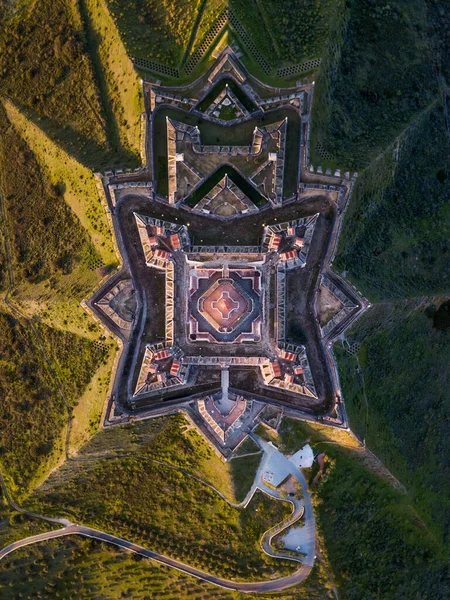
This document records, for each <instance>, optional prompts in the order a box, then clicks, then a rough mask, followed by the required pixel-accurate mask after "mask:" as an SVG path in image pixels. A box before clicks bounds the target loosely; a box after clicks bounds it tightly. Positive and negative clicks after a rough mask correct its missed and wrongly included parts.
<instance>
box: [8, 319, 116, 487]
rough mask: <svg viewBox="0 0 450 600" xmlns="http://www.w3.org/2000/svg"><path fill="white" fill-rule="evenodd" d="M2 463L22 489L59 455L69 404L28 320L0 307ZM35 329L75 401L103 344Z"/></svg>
mask: <svg viewBox="0 0 450 600" xmlns="http://www.w3.org/2000/svg"><path fill="white" fill-rule="evenodd" d="M0 321H1V330H2V338H1V342H0V361H1V365H2V369H0V390H1V392H0V393H1V396H2V402H1V404H0V423H1V424H2V429H1V437H0V464H1V466H2V470H3V472H4V474H5V476H7V477H8V482H10V483H11V484H12V485H13V490H17V492H18V493H20V495H23V494H24V493H26V492H27V490H28V488H30V487H32V486H33V485H34V484H35V483H36V482H37V481H39V479H41V478H42V476H43V475H44V474H45V472H46V470H47V469H49V468H51V467H53V466H55V464H56V463H57V462H58V461H59V460H60V459H61V455H62V450H63V441H64V440H63V436H64V432H65V427H66V423H67V410H66V408H65V406H64V403H63V401H62V399H61V397H60V395H59V392H58V389H57V386H56V383H55V381H54V378H53V377H52V374H51V373H50V372H49V369H48V366H47V364H46V363H45V361H44V358H43V356H42V354H41V352H40V349H39V347H38V344H37V339H36V337H35V335H34V333H33V332H32V330H31V328H30V326H29V325H28V324H27V323H26V321H22V320H17V319H15V318H13V317H12V316H11V315H9V314H7V313H0ZM38 335H39V338H40V340H41V343H43V344H44V347H45V349H46V351H47V353H48V356H49V358H50V361H51V363H52V365H53V367H54V369H55V370H56V372H57V373H58V376H59V377H60V379H61V382H62V385H63V390H64V393H65V395H66V397H67V400H68V402H69V403H70V404H71V405H75V404H76V402H77V399H78V397H79V396H80V395H81V394H82V392H83V391H84V388H85V387H86V386H87V384H88V383H89V381H90V379H91V378H92V376H93V375H94V372H95V370H96V368H97V366H98V365H99V363H100V361H101V360H102V358H103V356H104V352H105V350H104V346H103V344H101V345H99V346H96V345H95V344H94V343H93V342H91V341H88V340H86V339H85V338H80V337H78V336H75V335H73V334H70V333H68V332H60V331H56V330H53V329H51V328H49V327H47V326H46V325H38Z"/></svg>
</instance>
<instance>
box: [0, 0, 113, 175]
mask: <svg viewBox="0 0 450 600" xmlns="http://www.w3.org/2000/svg"><path fill="white" fill-rule="evenodd" d="M0 94H2V95H4V96H7V97H9V98H11V99H12V100H14V101H15V102H17V103H19V104H22V105H23V106H25V107H27V109H28V110H29V111H30V114H32V115H33V116H34V118H35V119H42V125H43V126H45V127H46V128H47V129H48V130H49V131H51V133H52V136H53V137H54V138H55V139H56V140H57V141H60V142H61V143H62V144H64V145H65V146H66V147H69V148H70V149H71V150H72V151H73V153H74V154H75V155H76V156H80V157H83V158H84V159H86V157H89V156H90V157H91V158H92V160H93V164H98V162H101V155H102V153H103V158H104V152H105V150H106V149H107V147H108V143H107V140H106V128H105V119H104V114H103V110H102V106H101V103H100V98H99V93H98V85H97V83H96V81H95V76H94V73H93V69H92V63H91V60H90V58H89V56H88V55H87V53H86V43H85V39H84V33H83V27H82V22H81V17H80V14H79V12H78V3H76V2H71V1H70V0H35V1H34V2H26V3H22V4H21V9H20V10H19V11H17V12H16V13H15V15H14V17H13V18H12V19H10V20H9V21H8V22H7V23H6V24H5V26H4V30H3V32H2V36H1V42H0Z"/></svg>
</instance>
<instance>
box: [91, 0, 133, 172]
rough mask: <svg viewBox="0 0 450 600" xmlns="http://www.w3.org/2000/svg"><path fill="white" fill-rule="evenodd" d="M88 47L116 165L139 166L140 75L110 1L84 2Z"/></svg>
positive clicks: (112, 158)
mask: <svg viewBox="0 0 450 600" xmlns="http://www.w3.org/2000/svg"><path fill="white" fill-rule="evenodd" d="M80 7H81V10H82V13H83V16H84V23H85V31H86V39H87V45H88V49H89V52H90V55H91V57H92V60H93V65H94V68H95V70H96V75H97V81H98V82H99V89H100V94H101V95H102V99H103V106H104V107H105V112H106V120H107V128H108V141H109V142H110V143H111V145H112V148H111V150H112V153H111V154H112V156H111V159H110V160H111V161H112V163H114V164H120V166H122V168H123V167H124V166H130V167H136V166H138V165H139V164H140V157H139V149H140V114H141V112H142V111H143V109H144V107H143V101H142V91H141V86H140V82H139V80H138V77H137V74H136V72H135V70H134V68H133V65H132V63H131V60H130V58H129V56H128V54H127V52H126V49H125V47H124V45H123V42H122V39H121V36H120V33H119V31H118V29H117V27H116V24H115V22H114V19H113V18H112V16H111V14H110V12H109V10H108V6H107V0H82V1H81V2H80Z"/></svg>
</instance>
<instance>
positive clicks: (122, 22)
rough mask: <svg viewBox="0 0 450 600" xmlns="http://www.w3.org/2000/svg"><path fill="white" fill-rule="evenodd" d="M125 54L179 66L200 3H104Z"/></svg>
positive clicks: (169, 0)
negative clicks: (121, 40)
mask: <svg viewBox="0 0 450 600" xmlns="http://www.w3.org/2000/svg"><path fill="white" fill-rule="evenodd" d="M107 3H108V6H109V9H110V11H111V13H112V15H113V18H114V21H115V23H116V24H117V27H118V29H119V31H120V32H121V35H122V38H123V40H124V43H125V47H126V49H127V52H128V54H130V55H131V56H137V57H141V58H150V59H153V60H155V61H157V62H159V63H162V64H164V65H169V66H172V67H176V66H178V64H179V63H180V61H181V59H182V57H183V53H184V51H185V49H186V48H187V46H188V43H189V39H190V36H191V33H192V31H193V27H194V24H195V22H196V17H197V14H198V11H199V8H200V6H201V4H202V1H201V0H192V1H189V0H162V1H158V0H129V1H127V2H126V3H125V4H124V2H123V0H107Z"/></svg>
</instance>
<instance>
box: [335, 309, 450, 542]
mask: <svg viewBox="0 0 450 600" xmlns="http://www.w3.org/2000/svg"><path fill="white" fill-rule="evenodd" d="M427 312H428V311H427V309H426V304H425V303H422V304H419V305H417V303H413V302H409V303H408V302H403V303H399V304H398V305H395V306H386V305H382V306H375V307H374V308H372V309H371V310H370V311H369V312H368V313H366V315H364V316H363V318H362V319H361V320H360V321H358V323H357V324H356V325H355V326H354V327H353V328H352V329H351V330H350V332H349V334H348V338H349V341H350V343H357V344H360V347H359V350H358V351H357V353H356V354H355V355H354V356H352V355H350V354H348V353H347V352H346V351H344V350H343V349H340V348H339V347H337V349H336V351H337V358H338V364H339V370H340V376H341V382H342V386H343V392H344V396H345V399H346V404H347V409H348V413H349V417H350V424H351V426H352V428H353V429H354V431H355V432H356V433H357V434H358V435H359V436H360V437H361V438H365V439H366V442H367V444H368V446H369V448H370V449H371V450H373V452H375V454H376V455H377V456H379V457H380V458H381V460H383V461H384V463H385V464H386V465H387V466H388V468H389V469H390V470H391V471H392V472H393V474H394V475H395V476H396V477H397V478H398V479H399V480H400V481H401V482H402V483H403V484H404V485H405V486H406V487H407V489H408V491H409V494H410V498H411V501H412V503H413V505H414V507H415V508H416V510H417V512H418V513H419V514H420V515H421V517H422V519H423V520H424V521H425V522H426V523H427V526H428V527H429V529H430V530H432V531H433V532H434V534H435V535H436V537H438V538H439V539H440V540H441V541H442V542H443V543H446V544H448V543H449V542H450V520H449V514H450V505H449V503H448V499H449V498H450V488H449V481H450V463H449V460H448V456H449V448H448V445H449V442H448V435H447V425H446V424H447V423H448V419H449V416H450V415H449V410H450V407H449V403H448V389H449V384H450V382H449V374H448V364H449V362H450V348H449V344H448V330H447V331H443V330H439V329H437V328H436V327H435V326H433V319H432V318H430V317H429V316H427ZM358 364H359V366H360V369H361V376H358V373H357V367H358ZM363 384H364V388H363ZM364 392H365V394H366V396H364ZM365 398H367V404H366V399H365Z"/></svg>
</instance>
